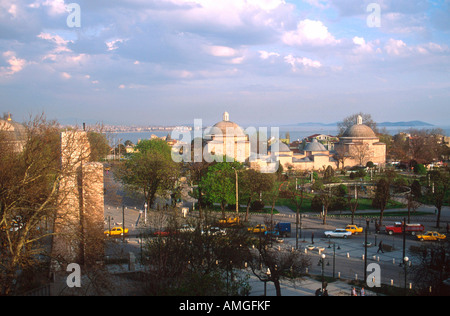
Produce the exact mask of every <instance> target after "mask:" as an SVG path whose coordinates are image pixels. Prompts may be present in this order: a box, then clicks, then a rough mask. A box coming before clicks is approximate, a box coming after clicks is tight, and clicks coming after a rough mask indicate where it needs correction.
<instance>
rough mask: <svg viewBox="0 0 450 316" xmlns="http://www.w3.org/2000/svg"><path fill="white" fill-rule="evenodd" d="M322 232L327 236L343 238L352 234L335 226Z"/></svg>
mask: <svg viewBox="0 0 450 316" xmlns="http://www.w3.org/2000/svg"><path fill="white" fill-rule="evenodd" d="M324 234H325V236H326V237H327V238H344V239H347V238H348V237H350V236H351V235H352V233H351V232H349V231H347V230H345V228H336V229H335V230H329V231H326V232H325V233H324Z"/></svg>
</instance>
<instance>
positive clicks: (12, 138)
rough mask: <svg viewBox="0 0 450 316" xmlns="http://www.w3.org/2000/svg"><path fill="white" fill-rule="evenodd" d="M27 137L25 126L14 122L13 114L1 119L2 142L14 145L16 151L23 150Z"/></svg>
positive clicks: (0, 136) (0, 140)
mask: <svg viewBox="0 0 450 316" xmlns="http://www.w3.org/2000/svg"><path fill="white" fill-rule="evenodd" d="M26 139H27V130H26V128H25V126H23V125H22V124H20V123H17V122H14V121H13V120H12V119H11V115H10V114H8V117H7V118H5V119H0V142H4V143H6V144H9V145H11V146H12V148H13V150H15V151H18V152H20V151H22V150H23V147H24V146H25V142H26Z"/></svg>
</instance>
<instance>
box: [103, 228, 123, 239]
mask: <svg viewBox="0 0 450 316" xmlns="http://www.w3.org/2000/svg"><path fill="white" fill-rule="evenodd" d="M104 234H105V236H106V237H110V236H123V235H126V234H128V228H125V230H124V229H123V227H120V226H116V227H113V228H111V230H105V231H104Z"/></svg>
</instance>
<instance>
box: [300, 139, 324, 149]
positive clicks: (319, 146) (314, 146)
mask: <svg viewBox="0 0 450 316" xmlns="http://www.w3.org/2000/svg"><path fill="white" fill-rule="evenodd" d="M304 151H327V149H326V148H325V146H324V145H322V144H321V143H319V142H318V140H317V139H313V141H312V142H311V143H309V144H307V145H306V146H305V149H304Z"/></svg>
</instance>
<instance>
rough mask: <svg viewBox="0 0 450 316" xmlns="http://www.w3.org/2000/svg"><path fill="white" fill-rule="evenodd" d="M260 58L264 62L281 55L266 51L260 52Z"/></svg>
mask: <svg viewBox="0 0 450 316" xmlns="http://www.w3.org/2000/svg"><path fill="white" fill-rule="evenodd" d="M259 57H260V58H261V59H263V60H266V59H269V58H270V57H280V54H278V53H275V52H270V53H269V52H266V51H264V50H260V51H259Z"/></svg>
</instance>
